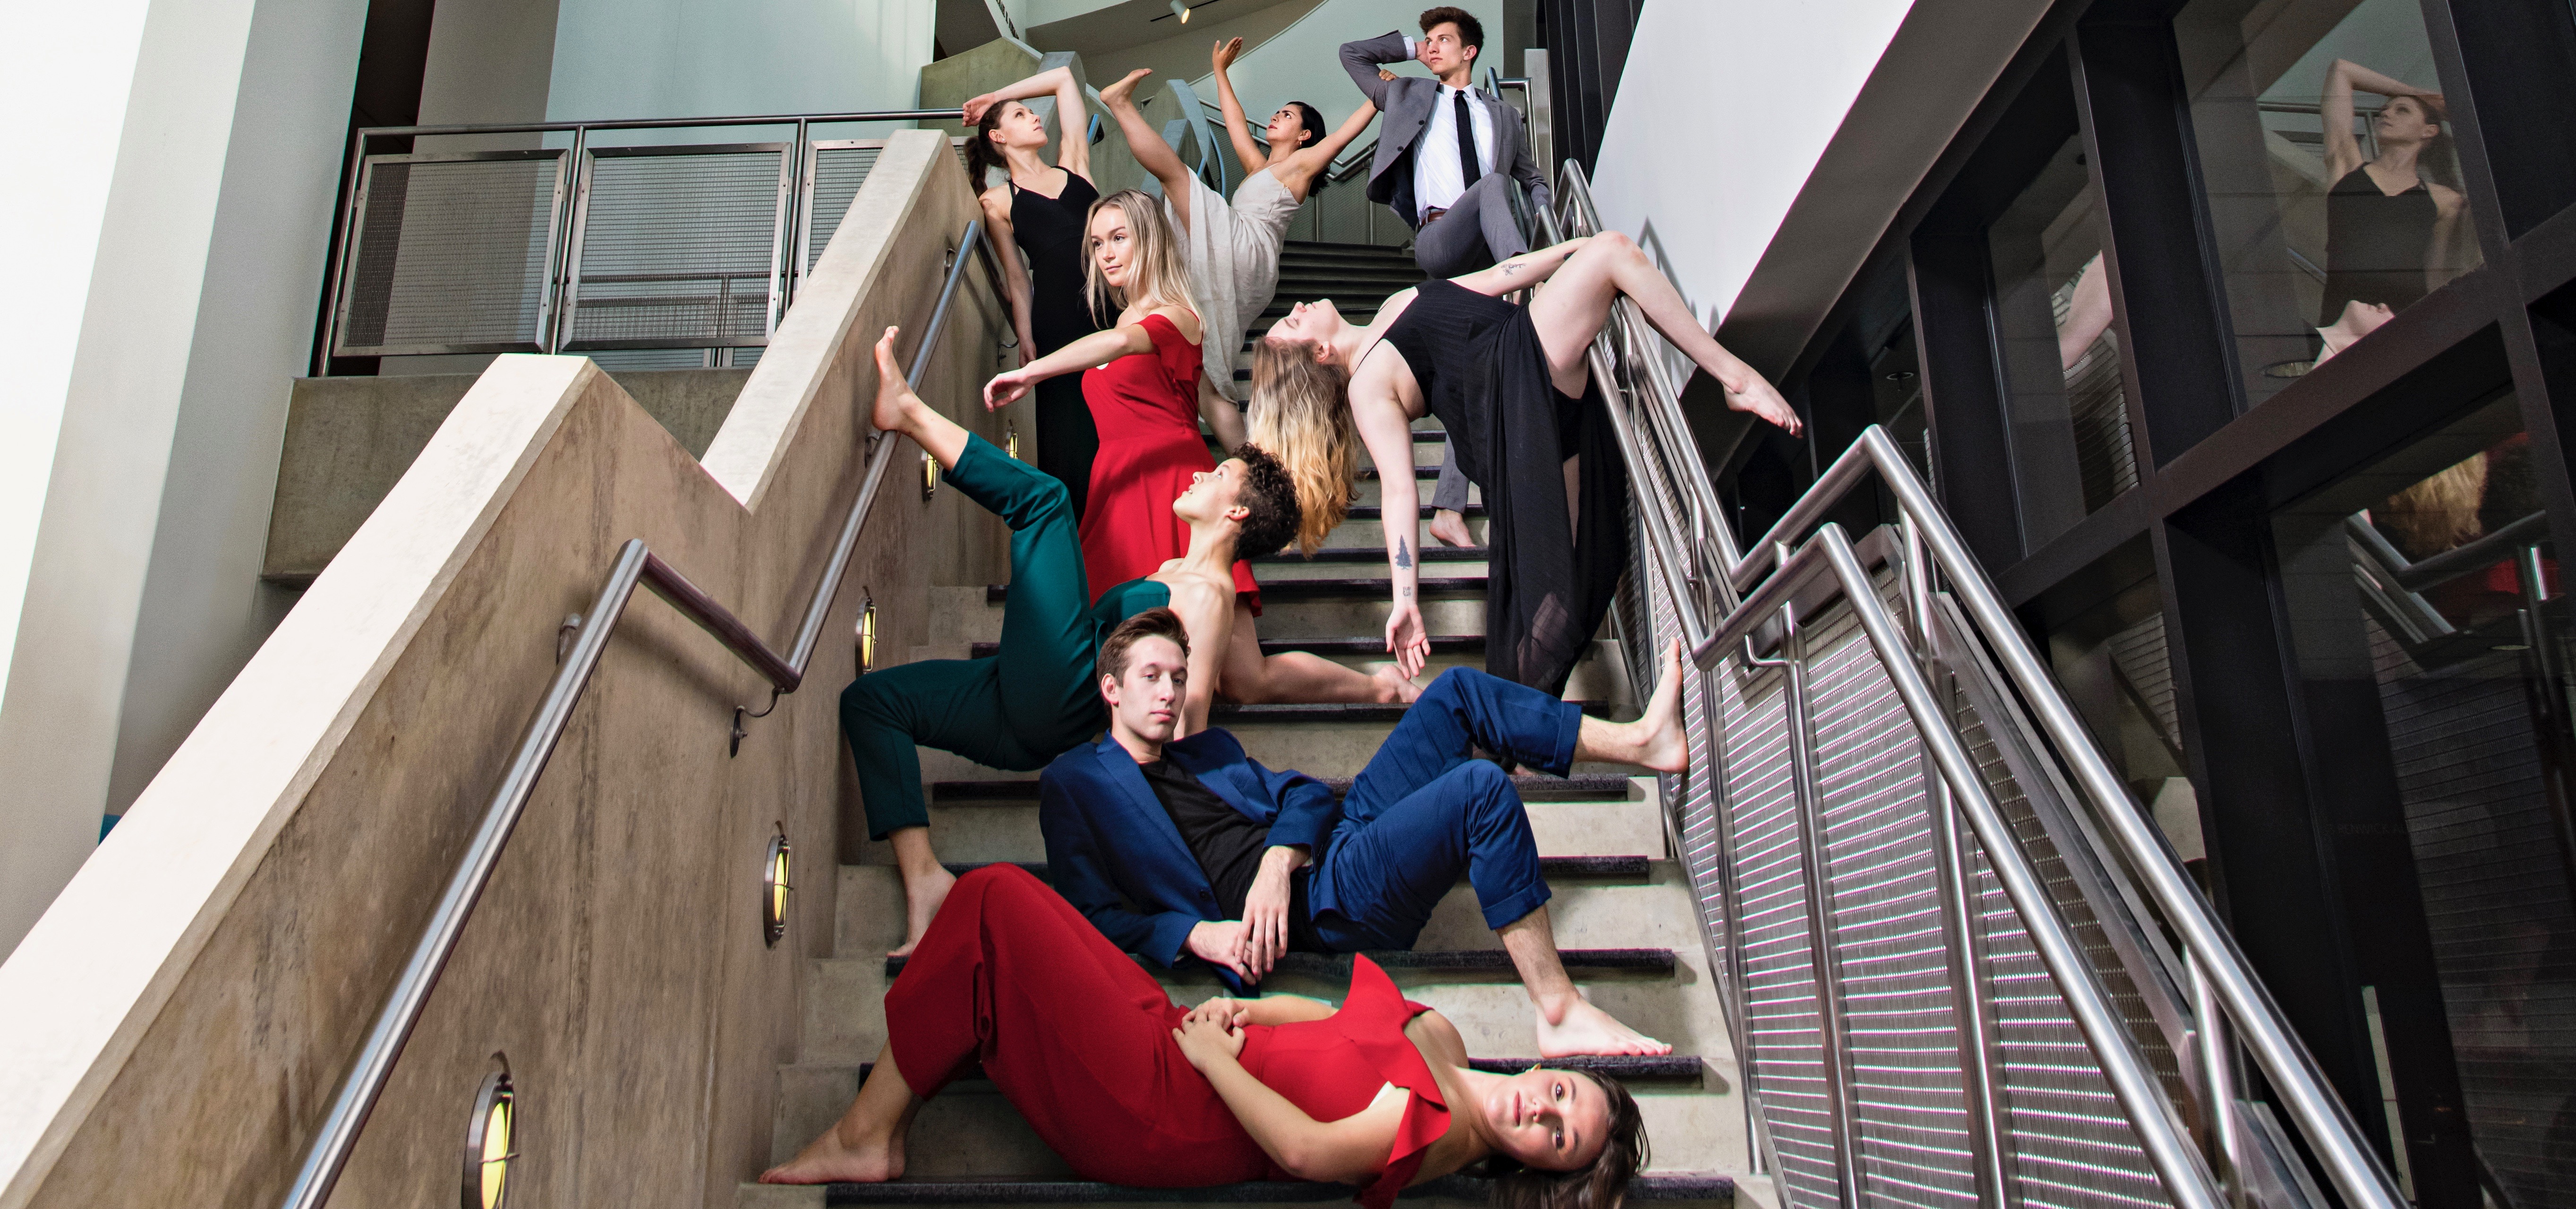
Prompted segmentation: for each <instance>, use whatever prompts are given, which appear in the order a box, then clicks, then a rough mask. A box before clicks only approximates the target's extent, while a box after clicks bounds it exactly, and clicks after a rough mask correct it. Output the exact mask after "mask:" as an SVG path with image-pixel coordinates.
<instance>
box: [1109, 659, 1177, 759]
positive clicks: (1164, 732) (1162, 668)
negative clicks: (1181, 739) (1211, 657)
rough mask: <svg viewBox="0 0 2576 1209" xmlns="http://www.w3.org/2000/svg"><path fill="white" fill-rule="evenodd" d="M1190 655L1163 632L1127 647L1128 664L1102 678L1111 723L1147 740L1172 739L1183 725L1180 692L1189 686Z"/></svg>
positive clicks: (1156, 741) (1165, 740)
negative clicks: (1183, 652)
mask: <svg viewBox="0 0 2576 1209" xmlns="http://www.w3.org/2000/svg"><path fill="white" fill-rule="evenodd" d="M1189 682H1190V668H1189V659H1188V658H1187V657H1185V656H1183V655H1182V654H1181V644H1179V643H1177V642H1174V641H1172V640H1171V639H1169V638H1165V637H1162V636H1160V635H1150V636H1147V637H1145V638H1140V639H1138V640H1137V641H1136V644H1135V645H1134V646H1131V647H1128V648H1127V667H1126V669H1125V670H1124V671H1122V672H1120V673H1119V674H1118V675H1116V676H1114V677H1112V676H1102V677H1101V678H1100V695H1101V696H1102V697H1104V698H1106V699H1107V700H1108V702H1109V714H1110V725H1111V726H1112V727H1113V728H1114V729H1118V730H1124V731H1126V732H1128V733H1130V734H1132V735H1134V736H1135V737H1136V738H1139V739H1143V740H1145V741H1146V742H1148V743H1169V742H1171V741H1172V732H1173V731H1175V730H1177V729H1179V728H1180V725H1181V692H1182V690H1184V689H1186V688H1188V687H1189Z"/></svg>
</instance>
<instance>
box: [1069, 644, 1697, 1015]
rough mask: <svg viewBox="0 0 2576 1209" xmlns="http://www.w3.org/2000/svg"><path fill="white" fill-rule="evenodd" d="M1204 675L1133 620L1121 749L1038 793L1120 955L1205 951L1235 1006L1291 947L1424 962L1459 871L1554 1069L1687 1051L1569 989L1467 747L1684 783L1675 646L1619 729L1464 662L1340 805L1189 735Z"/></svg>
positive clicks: (1220, 733)
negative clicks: (1645, 700) (1586, 1058)
mask: <svg viewBox="0 0 2576 1209" xmlns="http://www.w3.org/2000/svg"><path fill="white" fill-rule="evenodd" d="M1190 663H1191V659H1190V636H1189V634H1187V633H1186V632H1185V631H1184V629H1183V627H1182V625H1181V620H1180V618H1179V617H1177V616H1174V615H1173V614H1172V612H1171V611H1170V610H1168V609H1150V610H1147V611H1145V612H1142V613H1138V614H1136V615H1135V616H1133V617H1130V618H1128V619H1127V620H1125V621H1123V622H1120V623H1119V625H1118V628H1117V629H1115V630H1112V631H1111V632H1110V634H1109V638H1108V640H1107V641H1106V642H1103V643H1102V644H1101V647H1100V695H1101V697H1102V698H1103V699H1105V700H1106V701H1108V703H1109V738H1108V739H1107V740H1105V741H1103V742H1101V743H1098V744H1095V745H1093V746H1092V747H1090V748H1087V749H1086V748H1080V747H1077V748H1075V749H1073V750H1072V751H1068V752H1066V753H1065V754H1064V755H1062V756H1059V757H1057V759H1056V761H1055V763H1053V764H1050V765H1048V766H1047V770H1046V774H1045V775H1044V776H1043V777H1041V778H1039V780H1038V826H1039V828H1040V829H1042V830H1043V831H1044V832H1045V833H1046V846H1047V875H1048V877H1049V878H1051V879H1052V880H1053V881H1054V882H1055V886H1056V889H1057V890H1059V891H1061V892H1062V893H1063V894H1064V896H1065V899H1066V900H1067V901H1069V902H1071V903H1072V904H1073V905H1074V906H1075V907H1076V908H1078V909H1080V910H1081V911H1082V913H1083V914H1084V915H1086V916H1089V917H1090V919H1091V922H1092V923H1094V924H1096V925H1098V926H1099V928H1100V931H1101V932H1102V933H1103V934H1104V935H1106V936H1108V937H1109V939H1110V942H1111V943H1113V944H1115V945H1117V946H1119V947H1120V948H1123V949H1131V950H1134V951H1136V952H1138V953H1142V954H1143V955H1145V956H1146V957H1148V958H1150V959H1152V960H1154V961H1156V962H1159V963H1161V964H1162V965H1164V966H1166V967H1170V966H1173V965H1176V964H1179V963H1180V962H1181V961H1182V960H1183V958H1184V957H1195V958H1197V959H1199V960H1201V961H1204V962H1206V963H1207V964H1209V965H1210V966H1213V967H1215V969H1216V973H1217V976H1218V977H1219V978H1221V979H1223V980H1224V982H1225V983H1226V985H1227V986H1229V987H1231V988H1233V989H1234V990H1236V991H1241V990H1243V989H1245V988H1246V987H1248V986H1250V985H1254V984H1257V983H1259V982H1260V981H1261V979H1262V978H1263V976H1265V975H1267V974H1268V973H1269V972H1270V970H1271V968H1272V967H1273V966H1274V965H1275V964H1276V963H1277V961H1278V959H1279V955H1280V954H1282V953H1285V952H1289V951H1292V950H1293V951H1296V952H1301V953H1356V952H1359V951H1360V950H1363V949H1410V948H1412V947H1413V942H1414V941H1415V939H1416V938H1418V937H1419V936H1421V934H1422V928H1423V925H1425V924H1427V923H1429V922H1430V920H1431V912H1432V910H1433V909H1434V908H1436V907H1437V906H1439V904H1440V899H1441V897H1442V896H1443V895H1445V894H1447V893H1448V892H1449V889H1450V887H1452V886H1455V885H1457V884H1458V876H1459V874H1461V873H1464V874H1466V875H1467V879H1468V881H1469V882H1470V883H1471V884H1473V885H1474V886H1475V889H1476V900H1477V902H1478V903H1479V904H1480V905H1481V906H1482V907H1483V908H1484V916H1485V926H1486V927H1489V928H1492V929H1493V930H1494V931H1495V933H1496V934H1497V935H1498V936H1500V937H1501V939H1502V943H1503V949H1504V951H1505V952H1507V953H1509V954H1510V955H1511V959H1512V965H1513V967H1514V968H1515V969H1517V970H1519V971H1520V975H1521V982H1522V984H1523V985H1524V986H1526V987H1527V988H1528V989H1529V994H1530V999H1531V1000H1532V1001H1533V1002H1534V1003H1535V1004H1536V1006H1537V1009H1538V1052H1539V1056H1541V1057H1544V1058H1559V1057H1565V1056H1568V1055H1573V1054H1667V1053H1671V1052H1672V1047H1671V1046H1669V1045H1665V1044H1663V1043H1661V1042H1658V1041H1656V1040H1655V1039H1654V1038H1651V1037H1648V1036H1645V1035H1643V1034H1641V1033H1638V1032H1637V1031H1636V1030H1634V1029H1631V1028H1629V1027H1628V1026H1626V1025H1624V1024H1621V1023H1619V1022H1618V1021H1617V1020H1616V1019H1613V1018H1612V1017H1611V1015H1610V1014H1609V1013H1608V1012H1605V1011H1602V1010H1601V1009H1600V1008H1598V1007H1595V1006H1593V1005H1592V1004H1591V1003H1589V1002H1587V1001H1586V1000H1585V999H1584V998H1583V996H1582V994H1581V993H1580V992H1578V991H1576V990H1575V988H1574V981H1573V980H1572V979H1570V978H1568V977H1566V973H1565V965H1564V962H1563V961H1562V960H1561V959H1560V958H1559V957H1558V955H1557V949H1556V935H1555V930H1554V929H1553V928H1552V927H1551V926H1550V924H1549V921H1548V911H1547V900H1548V898H1549V891H1548V886H1547V882H1546V880H1545V879H1543V878H1542V877H1541V876H1540V874H1539V863H1538V844H1537V842H1536V841H1535V840H1533V839H1532V838H1531V836H1530V825H1529V815H1528V813H1527V811H1526V810H1524V809H1523V807H1522V805H1521V795H1520V791H1519V790H1518V789H1516V788H1515V787H1514V786H1513V784H1512V779H1511V778H1510V777H1509V776H1506V775H1504V773H1503V770H1502V769H1501V768H1499V767H1497V766H1496V765H1495V764H1494V763H1493V762H1492V761H1489V760H1480V759H1476V758H1475V756H1474V752H1475V750H1476V749H1478V748H1482V749H1484V750H1487V751H1492V752H1496V753H1498V754H1501V755H1505V756H1509V757H1511V758H1513V759H1516V760H1519V761H1521V762H1522V763H1524V764H1527V765H1529V766H1530V767H1532V768H1535V769H1538V770H1540V771H1543V772H1547V773H1551V774H1553V775H1556V776H1564V775H1566V774H1567V773H1568V771H1569V770H1570V769H1571V768H1572V765H1573V763H1574V761H1576V760H1606V761H1612V762H1616V763H1622V764H1637V765H1642V766H1644V767H1647V768H1651V769H1654V770H1656V771H1658V772H1679V771H1681V769H1682V766H1683V765H1684V764H1685V763H1686V762H1687V760H1688V758H1689V748H1688V746H1687V739H1686V736H1685V735H1684V734H1683V731H1682V716H1681V693H1680V686H1681V654H1680V646H1679V644H1675V645H1674V646H1673V648H1672V649H1671V650H1670V651H1669V652H1667V654H1666V658H1665V661H1664V675H1663V680H1662V682H1661V683H1660V684H1658V685H1657V686H1656V690H1655V695H1654V699H1653V701H1652V702H1651V703H1649V704H1648V705H1647V707H1646V713H1645V716H1644V717H1643V718H1640V719H1639V720H1637V721H1635V722H1630V723H1624V724H1620V723H1611V722H1605V721H1603V720H1601V719H1599V718H1586V717H1584V716H1583V711H1582V709H1581V708H1580V707H1578V706H1576V705H1574V704H1573V703H1571V702H1567V701H1559V700H1557V699H1556V698H1554V697H1551V696H1549V695H1548V694H1546V693H1542V692H1540V691H1538V690H1537V689H1532V688H1523V687H1521V686H1520V685H1517V684H1513V683H1511V682H1509V681H1505V680H1498V679H1495V678H1494V677H1492V676H1488V675H1486V674H1484V673H1483V672H1479V671H1475V670H1473V669H1469V668H1452V669H1450V670H1449V671H1447V672H1444V673H1442V674H1441V676H1440V678H1439V679H1438V680H1434V681H1432V682H1431V687H1430V688H1429V689H1427V690H1424V692H1423V694H1422V698H1421V699H1420V700H1418V701H1415V702H1414V703H1413V708H1411V709H1409V710H1406V711H1405V714H1404V720H1403V721H1402V722H1399V723H1397V724H1396V727H1395V731H1394V733H1392V734H1390V735H1388V736H1387V739H1386V742H1385V744H1383V745H1382V746H1380V747H1379V748H1378V751H1377V754H1376V755H1375V756H1373V757H1371V758H1370V760H1369V763H1368V767H1367V768H1366V769H1364V770H1362V771H1361V773H1360V775H1359V777H1358V779H1357V780H1355V781H1353V782H1352V783H1351V789H1350V794H1349V796H1348V797H1346V798H1343V799H1342V800H1341V801H1339V802H1336V801H1335V800H1334V798H1333V794H1332V791H1331V790H1330V789H1327V788H1326V787H1325V786H1324V784H1323V783H1322V782H1320V781H1317V780H1315V779H1314V778H1312V777H1309V776H1306V775H1305V774H1303V773H1299V772H1293V771H1291V772H1272V771H1271V770H1269V769H1267V768H1264V767H1262V765H1261V764H1260V763H1259V762H1258V761H1255V760H1252V759H1250V758H1249V757H1247V756H1245V755H1244V754H1243V744H1241V743H1239V742H1237V741H1236V740H1235V737H1234V736H1233V735H1231V734H1228V733H1226V732H1225V731H1224V730H1222V729H1218V728H1210V729H1206V730H1189V731H1184V730H1183V729H1182V727H1181V725H1180V723H1181V709H1182V706H1183V704H1184V700H1185V698H1184V694H1185V693H1186V691H1187V688H1188V679H1189V676H1190V674H1191V670H1192V669H1191V666H1190ZM1176 734H1187V736H1188V737H1187V738H1175V735H1176Z"/></svg>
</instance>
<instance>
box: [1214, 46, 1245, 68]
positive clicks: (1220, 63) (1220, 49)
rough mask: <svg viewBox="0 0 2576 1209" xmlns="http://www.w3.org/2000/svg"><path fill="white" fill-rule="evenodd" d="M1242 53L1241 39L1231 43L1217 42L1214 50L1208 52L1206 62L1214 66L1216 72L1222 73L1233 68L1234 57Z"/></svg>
mask: <svg viewBox="0 0 2576 1209" xmlns="http://www.w3.org/2000/svg"><path fill="white" fill-rule="evenodd" d="M1242 53H1243V39H1241V38H1236V39H1234V40H1233V41H1231V42H1219V43H1217V44H1216V48H1215V49H1213V50H1210V51H1209V52H1208V62H1210V63H1214V64H1216V69H1217V70H1218V71H1224V70H1225V69H1226V68H1229V67H1232V66H1234V60H1235V57H1236V56H1237V55H1240V54H1242Z"/></svg>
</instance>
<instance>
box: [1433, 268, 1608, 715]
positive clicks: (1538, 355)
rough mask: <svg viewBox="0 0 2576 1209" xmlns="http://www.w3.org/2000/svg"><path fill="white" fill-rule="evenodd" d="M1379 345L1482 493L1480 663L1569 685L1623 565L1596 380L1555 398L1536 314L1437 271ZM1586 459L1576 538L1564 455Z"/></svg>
mask: <svg viewBox="0 0 2576 1209" xmlns="http://www.w3.org/2000/svg"><path fill="white" fill-rule="evenodd" d="M1384 343H1386V344H1388V345H1391V346H1393V347H1394V349H1395V351H1396V352H1397V353H1398V354H1399V355H1401V356H1402V357H1403V358H1404V361H1405V364H1406V365H1407V366H1410V367H1411V368H1412V370H1413V377H1414V381H1416V382H1417V383H1419V384H1421V387H1422V397H1423V400H1424V402H1425V403H1427V404H1428V405H1429V406H1430V409H1431V414H1433V415H1436V416H1438V417H1440V423H1441V424H1442V425H1443V426H1445V427H1447V428H1448V430H1449V448H1450V451H1451V452H1450V456H1451V457H1453V458H1455V459H1457V463H1458V468H1459V469H1460V470H1462V471H1464V472H1465V473H1466V475H1467V479H1468V481H1470V482H1472V483H1474V484H1476V485H1477V486H1478V487H1481V488H1483V489H1484V492H1485V514H1486V518H1487V524H1488V526H1489V529H1488V536H1487V545H1488V546H1489V548H1490V549H1491V552H1492V553H1491V557H1490V558H1489V559H1488V560H1487V564H1486V566H1487V571H1486V591H1485V670H1486V671H1488V672H1491V673H1493V674H1494V675H1497V676H1500V677H1502V678H1504V679H1506V680H1511V681H1514V682H1517V683H1520V684H1526V685H1528V686H1530V687H1532V688H1535V689H1540V690H1542V691H1545V692H1550V693H1561V692H1563V691H1565V680H1566V677H1567V676H1568V675H1569V674H1571V673H1572V672H1573V671H1574V664H1575V661H1576V660H1578V659H1581V658H1582V657H1583V653H1584V649H1585V648H1586V647H1587V646H1588V645H1589V644H1590V643H1591V641H1592V636H1593V635H1594V634H1595V633H1597V632H1599V631H1600V629H1601V620H1602V618H1604V617H1606V616H1608V614H1609V612H1610V602H1611V600H1612V598H1613V596H1614V595H1615V594H1616V593H1617V591H1618V587H1619V575H1620V572H1621V571H1623V570H1625V569H1626V567H1627V565H1628V464H1627V462H1626V461H1625V460H1623V459H1622V458H1621V457H1620V455H1619V443H1618V437H1617V435H1616V434H1615V433H1614V431H1613V430H1612V428H1611V426H1610V417H1609V414H1608V412H1607V411H1606V410H1605V406H1606V405H1605V404H1604V403H1603V402H1602V397H1601V384H1600V383H1599V382H1597V381H1596V382H1593V383H1591V384H1590V385H1589V386H1587V387H1586V388H1585V390H1584V395H1583V397H1582V398H1580V399H1575V398H1569V397H1567V396H1566V395H1564V394H1562V393H1560V392H1559V391H1558V390H1557V389H1556V384H1555V382H1554V381H1553V380H1552V379H1551V378H1550V377H1549V375H1548V369H1547V350H1546V348H1545V347H1544V346H1542V345H1541V344H1540V343H1539V339H1538V330H1537V329H1536V328H1534V327H1532V326H1530V319H1529V312H1528V311H1527V310H1525V309H1523V308H1521V307H1518V306H1514V305H1512V304H1511V303H1509V302H1505V301H1503V300H1502V299H1500V298H1489V297H1487V296H1485V295H1483V294H1479V293H1477V292H1475V291H1474V290H1470V289H1468V288H1466V287H1464V286H1461V285H1457V284H1454V283H1452V282H1448V281H1443V280H1438V279H1434V280H1431V281H1426V282H1424V283H1422V286H1421V288H1420V291H1419V292H1418V293H1417V294H1416V295H1415V296H1414V300H1413V304H1412V305H1411V306H1408V307H1406V308H1405V309H1404V313H1403V314H1401V315H1398V316H1396V319H1395V322H1394V323H1393V324H1392V325H1390V326H1389V327H1388V328H1387V330H1386V336H1385V337H1384ZM1578 454H1579V455H1581V457H1582V458H1583V463H1582V479H1581V483H1580V486H1579V488H1578V490H1579V491H1580V493H1581V495H1582V499H1581V501H1580V504H1581V506H1580V508H1579V509H1578V510H1577V518H1578V519H1577V522H1576V523H1577V525H1578V526H1579V528H1578V529H1576V530H1575V531H1571V532H1570V531H1568V529H1567V527H1566V522H1565V467H1564V463H1565V459H1567V458H1569V457H1574V456H1576V455H1578ZM1388 520H1389V522H1390V523H1398V524H1400V523H1402V520H1401V518H1396V517H1390V518H1388Z"/></svg>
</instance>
